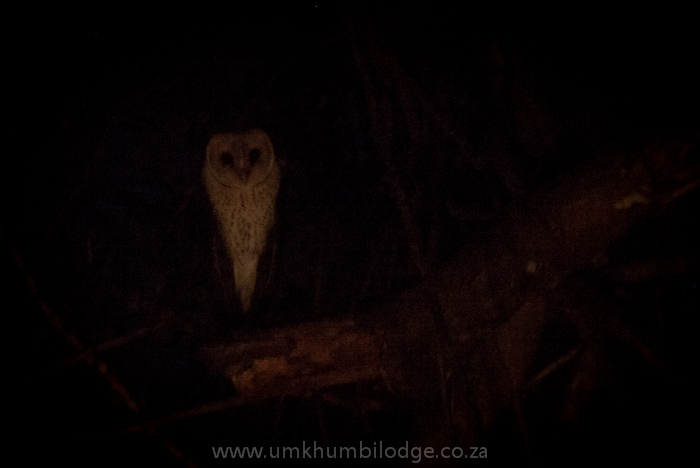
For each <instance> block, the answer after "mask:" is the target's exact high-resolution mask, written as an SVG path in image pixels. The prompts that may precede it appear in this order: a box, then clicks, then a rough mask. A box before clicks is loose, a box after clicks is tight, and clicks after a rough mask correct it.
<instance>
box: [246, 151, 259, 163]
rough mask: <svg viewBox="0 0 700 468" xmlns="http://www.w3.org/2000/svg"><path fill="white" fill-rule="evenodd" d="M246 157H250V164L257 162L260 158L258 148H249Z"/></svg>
mask: <svg viewBox="0 0 700 468" xmlns="http://www.w3.org/2000/svg"><path fill="white" fill-rule="evenodd" d="M248 158H249V159H250V164H251V165H254V164H255V163H256V162H258V159H260V150H259V149H257V148H253V149H252V150H250V153H248Z"/></svg>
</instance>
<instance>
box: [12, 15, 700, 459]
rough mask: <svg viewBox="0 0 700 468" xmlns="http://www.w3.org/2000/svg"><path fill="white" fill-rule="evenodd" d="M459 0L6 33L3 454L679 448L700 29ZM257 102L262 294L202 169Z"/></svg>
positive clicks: (669, 452) (699, 268)
mask: <svg viewBox="0 0 700 468" xmlns="http://www.w3.org/2000/svg"><path fill="white" fill-rule="evenodd" d="M291 15H296V16H294V17H296V18H303V19H301V20H299V21H290V20H289V19H290V18H291V17H292V16H291ZM464 15H466V17H465V16H462V15H457V14H455V13H454V12H452V13H450V12H447V11H443V10H440V9H439V8H438V7H429V6H422V5H420V2H414V3H412V4H411V6H410V7H406V8H403V9H388V8H387V9H372V10H370V9H367V10H361V9H357V8H340V7H337V8H328V7H326V6H323V5H320V6H316V5H313V4H312V5H308V6H304V7H299V9H298V10H294V11H293V12H290V13H288V14H287V13H285V14H282V13H280V14H277V15H272V17H271V18H268V20H266V21H256V20H253V21H246V22H238V21H237V27H236V28H231V30H230V31H229V30H228V29H227V30H222V29H218V28H212V29H215V30H214V31H207V32H206V33H201V32H196V33H195V32H193V31H190V32H188V33H184V32H182V31H176V30H174V29H171V30H169V31H167V32H166V31H147V30H139V31H135V32H129V33H127V32H125V31H122V30H120V29H112V30H99V29H98V30H97V31H94V30H79V29H74V30H70V29H67V30H63V31H60V32H57V31H54V32H47V31H46V30H44V31H43V32H42V33H40V34H38V35H36V36H33V37H30V36H28V35H26V34H25V35H22V34H17V35H16V37H14V43H15V44H16V45H15V46H13V47H11V48H10V50H9V55H8V57H7V58H6V62H7V63H8V64H9V68H8V70H10V72H9V73H8V75H10V84H9V85H7V86H8V88H6V99H7V102H8V104H9V106H8V107H6V109H8V112H7V114H6V115H8V116H9V122H8V123H7V124H6V129H7V130H6V131H7V134H6V136H7V138H8V139H9V141H10V148H11V152H9V153H8V154H6V155H5V158H4V161H3V168H2V171H0V184H1V185H0V187H1V189H2V194H1V196H0V234H1V238H0V241H1V244H2V249H1V250H0V258H1V259H2V260H1V261H2V281H1V284H2V297H3V301H2V304H3V305H2V308H3V310H4V311H5V317H6V320H7V322H8V324H7V325H6V326H5V332H6V334H7V342H8V343H10V346H9V347H8V350H9V353H8V358H9V359H8V361H9V364H10V366H9V369H10V373H9V376H8V377H7V379H6V386H7V387H10V388H11V389H12V390H13V391H12V392H11V394H12V396H11V397H10V399H9V400H6V402H7V403H8V406H9V407H10V408H11V409H13V410H14V411H15V413H16V414H15V416H12V417H11V418H10V419H9V422H8V426H9V428H10V432H11V433H12V434H14V436H13V439H12V442H13V443H12V444H10V448H9V452H13V451H19V453H18V455H19V456H20V457H22V458H23V459H27V460H28V461H30V462H31V461H39V460H41V461H69V462H72V463H73V464H75V465H79V466H83V465H85V466H125V465H127V464H128V465H134V464H136V465H137V466H140V465H141V464H144V465H145V464H149V465H154V464H155V465H156V466H173V467H176V466H223V465H224V464H226V463H231V462H232V460H221V459H216V458H215V457H214V456H213V455H212V447H218V446H231V447H234V446H241V447H242V446H261V447H279V446H300V447H301V445H302V442H306V443H307V444H309V443H313V441H316V442H317V444H322V445H323V446H324V447H341V446H359V443H360V441H362V442H363V443H364V444H365V445H368V444H369V445H371V444H374V443H375V442H376V443H378V442H379V441H382V443H383V444H384V446H388V445H393V446H394V447H400V446H403V445H404V444H406V443H408V444H409V447H415V446H420V447H428V446H432V447H435V448H436V449H437V450H439V448H441V447H445V446H449V447H463V448H465V450H466V448H468V447H475V446H476V447H485V448H486V449H487V450H488V459H486V460H455V459H451V460H440V461H439V462H438V463H437V464H438V465H439V466H461V465H462V464H469V463H480V464H484V463H490V464H491V465H493V464H496V465H500V464H505V463H508V464H513V463H521V464H525V465H535V466H541V465H549V464H565V465H567V466H568V465H571V464H578V463H584V462H591V461H601V460H611V459H615V460H625V461H630V460H646V459H652V460H655V461H664V462H673V461H674V460H676V459H677V457H679V456H680V455H681V454H682V453H683V452H684V451H685V450H688V449H689V448H690V445H689V444H690V440H691V433H690V432H689V430H688V429H685V427H686V426H688V424H690V427H692V426H693V425H694V424H695V420H694V416H691V411H690V410H691V408H694V407H695V406H696V392H695V391H694V389H695V388H696V387H695V386H694V385H695V384H691V382H692V379H691V378H690V376H691V375H692V369H693V368H695V367H694V360H693V359H692V358H691V356H692V355H694V352H693V350H694V347H693V346H692V343H693V342H694V338H695V337H694V336H693V335H692V333H691V326H690V315H691V313H692V311H693V310H695V311H696V312H697V310H698V281H699V279H698V278H699V277H700V276H699V272H700V262H699V259H700V257H699V255H698V246H697V239H700V232H699V230H698V229H699V228H698V226H697V223H696V220H697V217H698V206H699V205H698V203H699V202H700V199H699V196H700V194H699V192H698V189H697V185H698V182H699V181H700V154H699V152H698V148H699V144H698V143H699V142H698V140H699V139H700V118H698V115H700V114H699V113H698V111H697V109H698V104H700V93H699V92H698V89H699V87H698V85H697V84H698V83H700V73H699V72H698V67H697V62H698V57H699V56H700V50H699V48H700V47H699V44H698V41H697V39H696V38H691V34H690V33H689V32H688V31H689V29H688V28H686V27H683V25H682V24H681V23H680V22H679V21H680V18H682V15H680V14H679V16H678V17H674V18H661V17H658V18H654V19H653V21H654V22H653V23H652V24H654V26H652V25H651V24H649V25H646V24H642V23H636V24H635V25H634V26H632V25H630V24H627V23H626V24H625V25H624V27H622V26H621V25H620V23H619V22H617V21H616V20H613V19H610V20H609V21H607V22H603V21H597V22H595V23H594V24H591V23H589V24H588V26H587V27H586V28H578V27H573V26H571V25H568V24H563V25H561V26H553V25H549V26H548V27H547V28H541V27H535V26H527V27H526V26H525V25H524V23H525V22H524V21H523V22H521V24H520V26H519V27H516V28H509V27H506V26H505V25H504V24H503V23H501V22H500V21H495V20H494V17H489V19H483V18H482V17H481V16H479V15H477V14H476V13H471V14H466V13H464ZM232 19H233V18H232ZM482 19H483V21H482ZM664 19H668V21H667V22H666V24H667V26H665V27H663V28H662V27H660V26H659V25H658V23H660V22H662V20H664ZM650 21H652V20H650ZM484 23H489V24H492V25H494V27H493V28H491V29H488V28H486V27H485V26H486V24H484ZM604 23H605V24H604ZM484 30H487V32H486V33H483V32H482V31H484ZM477 31H478V32H477ZM252 127H258V128H262V129H264V130H265V131H266V132H267V133H268V134H269V136H270V139H271V141H272V144H273V146H274V148H275V153H276V156H277V158H278V160H279V161H280V165H281V171H282V176H281V187H280V191H279V196H278V199H277V209H276V218H275V225H274V227H273V229H272V231H271V233H270V235H269V237H268V243H267V247H266V250H265V252H264V254H263V256H262V257H261V261H260V265H259V269H258V279H259V280H258V284H257V285H256V291H255V295H254V300H253V307H252V310H251V311H250V312H249V313H247V314H246V313H243V312H242V310H241V308H240V306H239V305H238V303H237V301H236V298H235V297H233V296H232V289H231V283H230V282H229V280H228V279H226V277H225V275H224V276H223V277H222V275H221V274H220V271H219V270H220V268H219V266H218V265H220V264H221V262H222V261H227V257H226V255H225V253H224V252H223V250H222V248H221V243H220V240H219V238H218V231H217V225H216V221H215V219H214V217H213V215H212V211H211V207H210V204H209V201H208V199H207V195H206V193H205V190H204V188H203V185H202V182H201V170H202V164H203V162H204V150H205V148H206V145H207V142H208V141H209V138H210V137H211V136H212V135H214V134H215V133H219V132H226V131H242V130H245V129H248V128H252ZM234 295H235V294H234ZM691 353H693V354H691ZM407 441H408V442H407ZM467 451H468V452H469V450H467ZM9 452H8V453H9ZM289 462H291V461H290V460H275V462H274V463H272V464H274V465H279V466H284V464H285V463H289ZM364 462H367V460H364ZM383 462H384V463H387V464H389V465H390V466H394V465H398V466H407V465H414V466H415V465H418V466H420V465H421V464H427V465H428V466H434V465H435V464H436V463H435V462H436V460H432V461H431V460H425V459H423V460H422V462H421V463H418V464H413V463H411V459H410V458H409V459H404V460H398V463H397V460H393V461H391V462H389V461H388V460H383ZM355 463H356V464H361V463H362V462H359V461H355Z"/></svg>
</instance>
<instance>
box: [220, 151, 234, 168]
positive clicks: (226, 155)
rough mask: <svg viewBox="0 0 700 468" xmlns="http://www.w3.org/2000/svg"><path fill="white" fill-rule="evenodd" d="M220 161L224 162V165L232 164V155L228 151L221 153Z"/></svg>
mask: <svg viewBox="0 0 700 468" xmlns="http://www.w3.org/2000/svg"><path fill="white" fill-rule="evenodd" d="M221 162H222V163H223V164H224V166H230V165H231V164H233V155H232V154H231V153H229V152H228V151H226V152H224V153H221Z"/></svg>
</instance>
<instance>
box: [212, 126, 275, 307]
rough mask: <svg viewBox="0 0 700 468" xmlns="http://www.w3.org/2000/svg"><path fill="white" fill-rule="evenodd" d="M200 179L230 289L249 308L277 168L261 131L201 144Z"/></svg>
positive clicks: (272, 202)
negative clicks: (227, 265) (229, 268)
mask: <svg viewBox="0 0 700 468" xmlns="http://www.w3.org/2000/svg"><path fill="white" fill-rule="evenodd" d="M206 153H207V154H206V159H205V163H204V169H203V170H202V179H203V182H204V186H205V188H206V191H207V194H208V195H209V200H210V201H211V204H212V207H213V209H214V215H215V217H216V219H217V221H218V225H219V232H220V234H221V237H222V240H223V243H224V245H225V247H226V251H227V253H228V255H229V256H230V258H231V261H232V262H233V276H234V282H235V289H236V293H237V295H238V298H239V300H240V303H241V307H242V308H243V310H244V312H247V311H248V310H249V309H250V306H251V302H252V298H253V292H254V291H255V281H256V276H257V269H258V260H259V259H260V256H261V255H262V253H263V251H264V250H265V244H266V242H267V236H268V233H269V232H270V229H271V228H272V225H273V223H274V218H275V203H276V200H277V193H278V191H279V185H280V169H279V165H278V164H277V161H276V160H275V154H274V151H273V148H272V144H271V143H270V139H269V137H268V136H267V134H266V133H265V132H263V131H262V130H258V129H253V130H249V131H247V132H244V133H239V134H233V133H226V134H218V135H215V136H214V137H212V139H211V140H210V141H209V144H208V145H207V152H206Z"/></svg>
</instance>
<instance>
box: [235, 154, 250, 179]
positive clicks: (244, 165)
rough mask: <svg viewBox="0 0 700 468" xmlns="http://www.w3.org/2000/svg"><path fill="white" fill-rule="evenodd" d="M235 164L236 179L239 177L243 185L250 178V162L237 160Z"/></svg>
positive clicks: (244, 159) (241, 159)
mask: <svg viewBox="0 0 700 468" xmlns="http://www.w3.org/2000/svg"><path fill="white" fill-rule="evenodd" d="M235 164H236V172H237V173H238V177H240V179H241V181H242V182H243V183H244V184H245V183H247V182H248V179H249V178H250V173H251V171H252V167H251V166H250V162H249V161H248V159H247V158H238V159H237V160H236V162H235Z"/></svg>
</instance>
